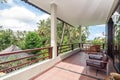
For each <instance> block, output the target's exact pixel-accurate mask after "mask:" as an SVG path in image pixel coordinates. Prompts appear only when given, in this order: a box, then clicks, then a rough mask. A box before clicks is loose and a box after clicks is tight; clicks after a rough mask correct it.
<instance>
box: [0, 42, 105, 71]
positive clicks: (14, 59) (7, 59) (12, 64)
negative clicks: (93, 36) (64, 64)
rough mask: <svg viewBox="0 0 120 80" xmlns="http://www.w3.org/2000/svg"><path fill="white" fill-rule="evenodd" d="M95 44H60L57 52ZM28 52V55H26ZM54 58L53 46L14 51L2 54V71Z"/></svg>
mask: <svg viewBox="0 0 120 80" xmlns="http://www.w3.org/2000/svg"><path fill="white" fill-rule="evenodd" d="M91 45H93V44H90V43H73V44H66V45H58V47H57V48H58V49H57V52H58V54H61V53H65V52H67V51H72V50H75V49H76V48H79V49H86V47H87V48H88V47H89V46H91ZM103 48H104V44H102V47H101V49H103ZM24 54H27V55H24ZM50 58H52V47H46V48H35V49H27V50H20V51H14V52H9V53H3V54H0V72H3V73H9V72H12V71H14V70H18V69H20V68H23V67H25V66H28V65H31V64H34V63H37V62H41V61H43V60H46V59H50Z"/></svg>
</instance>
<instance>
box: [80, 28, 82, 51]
mask: <svg viewBox="0 0 120 80" xmlns="http://www.w3.org/2000/svg"><path fill="white" fill-rule="evenodd" d="M81 27H82V26H80V27H79V30H80V33H79V34H80V35H79V43H82V28H81ZM81 48H82V46H81V45H80V49H81Z"/></svg>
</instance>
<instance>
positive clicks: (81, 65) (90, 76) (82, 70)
mask: <svg viewBox="0 0 120 80" xmlns="http://www.w3.org/2000/svg"><path fill="white" fill-rule="evenodd" d="M87 58H88V55H87V54H86V53H84V52H79V53H76V54H74V55H72V56H70V57H68V58H66V59H64V60H63V61H61V62H59V63H58V64H56V65H55V66H53V67H52V68H51V69H49V70H47V71H46V72H44V73H42V74H39V75H37V76H35V77H34V78H32V79H31V80H103V79H104V78H105V77H106V73H105V72H102V71H99V72H98V73H97V76H96V70H95V69H94V68H91V67H86V59H87ZM86 70H87V73H86Z"/></svg>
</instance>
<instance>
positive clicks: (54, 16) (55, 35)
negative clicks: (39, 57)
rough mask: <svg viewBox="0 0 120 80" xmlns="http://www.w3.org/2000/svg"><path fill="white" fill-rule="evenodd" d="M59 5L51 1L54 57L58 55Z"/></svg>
mask: <svg viewBox="0 0 120 80" xmlns="http://www.w3.org/2000/svg"><path fill="white" fill-rule="evenodd" d="M56 11H57V5H56V4H55V3H51V46H52V47H53V52H52V59H54V58H56V57H57V18H56Z"/></svg>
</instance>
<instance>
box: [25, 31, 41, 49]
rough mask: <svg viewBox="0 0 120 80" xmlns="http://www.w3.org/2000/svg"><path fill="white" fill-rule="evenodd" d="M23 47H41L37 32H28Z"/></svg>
mask: <svg viewBox="0 0 120 80" xmlns="http://www.w3.org/2000/svg"><path fill="white" fill-rule="evenodd" d="M24 43H25V49H33V48H40V47H42V41H41V38H40V37H39V35H38V33H37V32H28V33H27V34H26V37H25V42H24Z"/></svg>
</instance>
